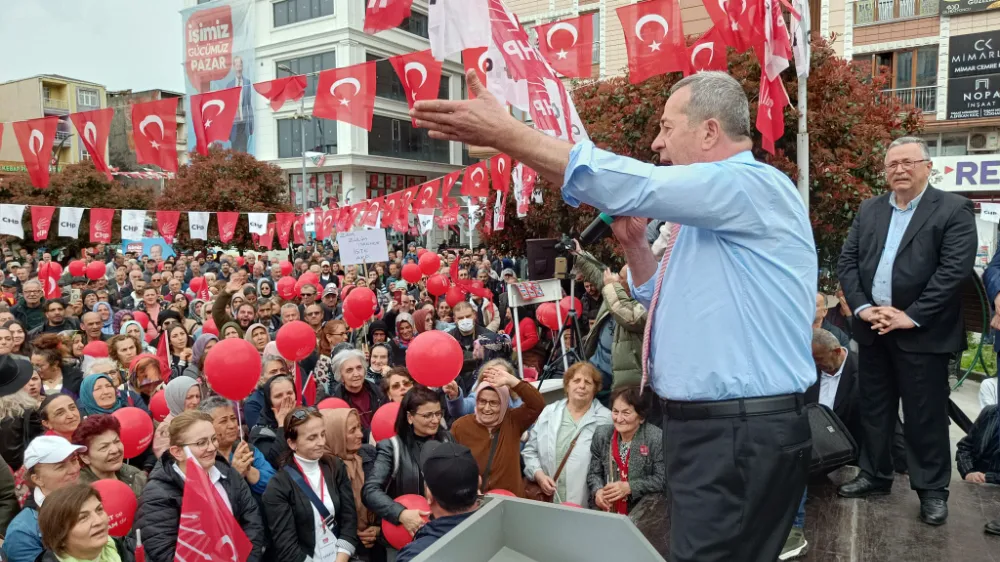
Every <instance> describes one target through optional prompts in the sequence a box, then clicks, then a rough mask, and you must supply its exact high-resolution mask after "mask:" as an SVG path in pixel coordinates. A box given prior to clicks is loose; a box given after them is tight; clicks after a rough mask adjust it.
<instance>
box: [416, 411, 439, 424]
mask: <svg viewBox="0 0 1000 562" xmlns="http://www.w3.org/2000/svg"><path fill="white" fill-rule="evenodd" d="M413 415H414V416H417V417H418V418H423V420H424V421H431V420H434V419H438V420H439V419H441V418H442V417H444V412H442V411H441V410H438V411H436V412H427V413H425V414H413Z"/></svg>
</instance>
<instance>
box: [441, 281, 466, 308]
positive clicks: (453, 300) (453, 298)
mask: <svg viewBox="0 0 1000 562" xmlns="http://www.w3.org/2000/svg"><path fill="white" fill-rule="evenodd" d="M444 300H445V302H447V303H448V306H455V305H456V304H458V303H460V302H462V301H464V300H465V293H463V292H462V289H459V288H458V286H457V285H452V286H451V287H449V288H448V292H446V293H445V295H444Z"/></svg>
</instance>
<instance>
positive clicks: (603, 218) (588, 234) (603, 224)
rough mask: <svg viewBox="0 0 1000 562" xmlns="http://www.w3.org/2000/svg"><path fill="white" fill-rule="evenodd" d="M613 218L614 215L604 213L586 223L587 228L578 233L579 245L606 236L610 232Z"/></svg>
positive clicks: (588, 243)
mask: <svg viewBox="0 0 1000 562" xmlns="http://www.w3.org/2000/svg"><path fill="white" fill-rule="evenodd" d="M614 220H615V217H612V216H609V215H606V214H604V213H601V214H599V215H597V218H595V219H594V221H593V222H591V223H590V224H589V225H587V228H585V229H584V230H583V233H581V234H580V245H581V246H582V245H585V244H586V245H590V244H593V243H595V242H598V241H600V240H601V239H603V238H607V237H608V236H609V235H610V234H611V223H612V222H613V221H614Z"/></svg>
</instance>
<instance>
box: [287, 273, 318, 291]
mask: <svg viewBox="0 0 1000 562" xmlns="http://www.w3.org/2000/svg"><path fill="white" fill-rule="evenodd" d="M289 279H291V277H289ZM306 285H312V286H313V289H316V292H320V290H319V288H318V287H317V286H316V283H312V282H310V281H309V280H308V279H303V278H301V277H299V280H298V281H296V282H295V294H296V295H301V294H302V289H304V288H305V287H306Z"/></svg>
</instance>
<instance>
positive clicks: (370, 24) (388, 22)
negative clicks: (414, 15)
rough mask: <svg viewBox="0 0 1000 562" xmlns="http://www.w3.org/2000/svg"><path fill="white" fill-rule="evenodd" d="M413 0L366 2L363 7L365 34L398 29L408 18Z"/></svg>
mask: <svg viewBox="0 0 1000 562" xmlns="http://www.w3.org/2000/svg"><path fill="white" fill-rule="evenodd" d="M412 5H413V0H367V6H366V7H365V33H378V32H379V31H385V30H386V29H392V28H394V27H399V24H401V23H403V20H405V19H406V18H408V17H410V6H412Z"/></svg>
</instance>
